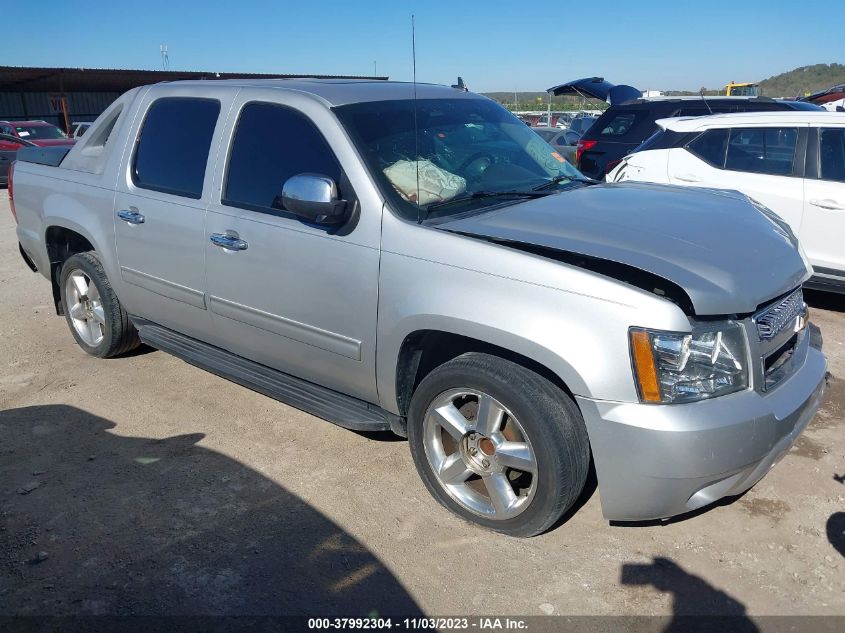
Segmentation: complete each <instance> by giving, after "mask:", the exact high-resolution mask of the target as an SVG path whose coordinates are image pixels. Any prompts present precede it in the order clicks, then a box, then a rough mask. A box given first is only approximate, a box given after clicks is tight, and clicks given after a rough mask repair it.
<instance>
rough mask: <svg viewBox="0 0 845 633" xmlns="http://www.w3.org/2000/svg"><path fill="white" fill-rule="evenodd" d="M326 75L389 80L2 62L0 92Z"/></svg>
mask: <svg viewBox="0 0 845 633" xmlns="http://www.w3.org/2000/svg"><path fill="white" fill-rule="evenodd" d="M301 77H319V78H325V79H329V78H332V79H370V80H386V79H387V77H368V76H366V75H352V76H344V75H309V74H307V73H303V74H281V73H264V74H259V73H221V72H214V71H181V70H133V69H119V68H34V67H25V66H0V92H62V91H64V92H120V93H123V92H126V91H127V90H130V89H132V88H136V87H137V86H145V85H147V84H154V83H158V82H160V81H180V80H186V79H195V80H196V79H201V80H210V79H269V78H274V79H290V78H301Z"/></svg>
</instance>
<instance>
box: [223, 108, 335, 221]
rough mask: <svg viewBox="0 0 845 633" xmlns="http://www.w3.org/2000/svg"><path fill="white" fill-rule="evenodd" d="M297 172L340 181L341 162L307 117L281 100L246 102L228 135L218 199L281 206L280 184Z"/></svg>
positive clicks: (257, 208) (252, 205) (247, 206)
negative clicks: (229, 140)
mask: <svg viewBox="0 0 845 633" xmlns="http://www.w3.org/2000/svg"><path fill="white" fill-rule="evenodd" d="M302 173H313V174H322V175H324V176H329V177H330V178H332V179H333V180H334V181H335V182H336V183H338V187H340V184H341V183H340V176H341V173H340V165H339V164H338V162H337V159H336V158H335V156H334V154H333V153H332V150H331V149H330V148H329V146H328V143H326V140H325V139H324V138H323V136H322V134H320V132H319V131H318V130H317V128H316V126H315V125H314V124H313V123H312V122H311V121H310V120H309V119H307V118H306V117H305V116H304V115H303V114H301V113H299V112H297V111H296V110H292V109H290V108H287V107H285V106H281V105H276V104H272V103H250V104H247V105H246V106H245V107H244V108H243V110H241V114H240V118H239V119H238V125H237V128H236V129H235V135H234V138H233V139H232V150H231V152H230V154H229V166H228V170H227V174H226V184H225V186H224V190H223V200H222V202H223V204H225V205H228V206H234V207H242V208H245V209H252V210H254V211H264V212H267V211H270V212H273V211H274V210H284V207H282V201H281V193H282V186H283V185H284V183H285V182H286V181H287V179H288V178H290V177H291V176H295V175H297V174H302Z"/></svg>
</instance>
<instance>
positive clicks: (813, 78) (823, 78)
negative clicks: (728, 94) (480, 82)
mask: <svg viewBox="0 0 845 633" xmlns="http://www.w3.org/2000/svg"><path fill="white" fill-rule="evenodd" d="M734 79H735V80H736V81H755V78H753V77H752V78H746V77H735V78H734ZM725 83H727V81H725ZM843 83H845V64H813V65H812V66H801V67H800V68H796V69H794V70H790V71H787V72H785V73H781V74H779V75H775V76H774V77H769V78H768V79H763V80H762V81H760V89H761V91H762V93H763V95H765V96H767V97H798V96H801V95H804V94H810V93H813V92H818V91H819V90H824V89H826V88H830V87H831V86H835V85H837V84H843ZM724 90H725V89H724V87H723V86H715V87H712V88H708V89H706V90H705V91H704V93H705V94H708V95H720V94H724ZM484 94H485V95H486V96H488V97H490V98H491V99H495V100H496V101H498V102H499V103H502V104H506V105H508V106H510V107H512V104H513V102H514V93H513V92H485V93H484ZM665 94H667V95H694V94H699V92H698V91H695V92H691V91H686V90H671V89H668V88H667V89H665ZM516 97H517V100H518V102H519V108H520V109H521V110H529V109H537V110H541V109H545V107H546V103H548V99H549V95H548V94H547V93H545V92H539V91H538V92H518V93H517V94H516ZM538 97H539V98H540V101H538V100H537V99H538ZM582 105H584V106H586V107H588V108H595V107H604V105H603V104H600V102H598V101H595V100H592V99H591V100H589V101H587V102H586V103H583V102H582V100H581V98H580V97H553V98H552V108H555V109H567V110H568V109H574V108H579V107H582Z"/></svg>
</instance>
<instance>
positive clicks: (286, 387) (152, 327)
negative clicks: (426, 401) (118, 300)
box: [132, 317, 406, 437]
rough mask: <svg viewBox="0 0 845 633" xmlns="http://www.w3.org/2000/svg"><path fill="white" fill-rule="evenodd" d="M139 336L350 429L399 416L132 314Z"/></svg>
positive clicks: (384, 424)
mask: <svg viewBox="0 0 845 633" xmlns="http://www.w3.org/2000/svg"><path fill="white" fill-rule="evenodd" d="M132 322H133V324H134V325H135V327H136V328H137V329H138V334H139V336H140V337H141V340H142V341H143V342H144V343H146V344H147V345H150V346H151V347H155V348H156V349H160V350H162V351H164V352H167V353H169V354H172V355H173V356H176V357H178V358H181V359H182V360H184V361H186V362H188V363H190V364H191V365H195V366H197V367H199V368H201V369H205V370H206V371H210V372H211V373H213V374H217V375H218V376H221V377H223V378H226V379H227V380H231V381H232V382H236V383H238V384H239V385H243V386H244V387H248V388H249V389H252V390H253V391H257V392H258V393H263V394H264V395H265V396H269V397H270V398H274V399H276V400H279V401H281V402H284V403H285V404H289V405H291V406H292V407H296V408H297V409H301V410H302V411H305V412H307V413H310V414H312V415H316V416H317V417H320V418H323V419H324V420H328V421H329V422H332V423H334V424H337V425H338V426H342V427H344V428H347V429H351V430H353V431H393V432H394V433H396V434H397V435H401V436H403V437H405V435H406V432H405V425H404V421H403V420H402V418H400V417H399V416H397V415H394V414H392V413H390V412H389V411H385V410H384V409H382V408H381V407H378V406H376V405H374V404H370V403H368V402H364V401H363V400H359V399H358V398H353V397H352V396H347V395H345V394H342V393H338V392H337V391H334V390H332V389H328V388H326V387H321V386H320V385H316V384H314V383H312V382H308V381H307V380H302V379H301V378H295V377H294V376H290V375H288V374H285V373H282V372H280V371H278V370H275V369H271V368H270V367H267V366H266V365H261V364H259V363H256V362H253V361H251V360H247V359H246V358H242V357H240V356H238V355H237V354H233V353H232V352H227V351H226V350H224V349H220V348H219V347H214V346H213V345H209V344H208V343H203V342H202V341H198V340H197V339H194V338H191V337H189V336H185V335H184V334H180V333H178V332H174V331H173V330H169V329H167V328H165V327H162V326H160V325H156V324H154V323H150V322H149V321H146V320H144V319H140V318H137V317H132Z"/></svg>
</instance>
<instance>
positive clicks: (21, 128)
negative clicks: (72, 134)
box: [15, 125, 67, 141]
mask: <svg viewBox="0 0 845 633" xmlns="http://www.w3.org/2000/svg"><path fill="white" fill-rule="evenodd" d="M15 132H17V133H18V136H20V137H21V138H25V139H27V140H28V141H31V140H34V139H56V138H67V137H66V136H65V135H64V132H62V131H61V130H60V129H59V128H57V127H56V126H54V125H16V126H15Z"/></svg>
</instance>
